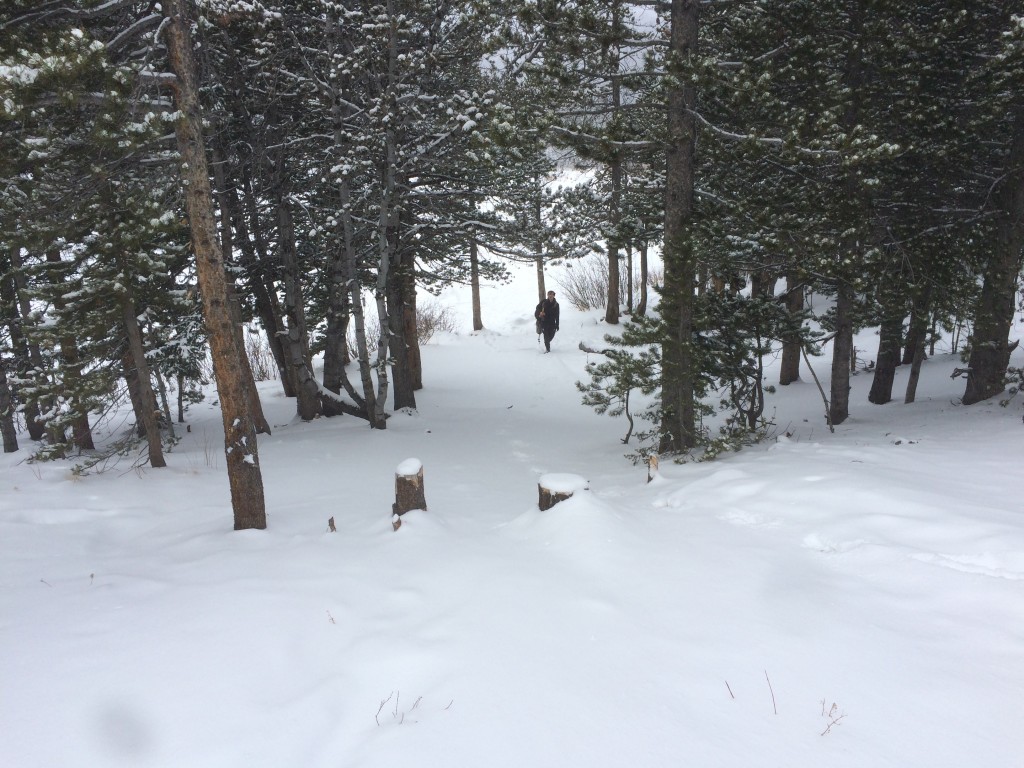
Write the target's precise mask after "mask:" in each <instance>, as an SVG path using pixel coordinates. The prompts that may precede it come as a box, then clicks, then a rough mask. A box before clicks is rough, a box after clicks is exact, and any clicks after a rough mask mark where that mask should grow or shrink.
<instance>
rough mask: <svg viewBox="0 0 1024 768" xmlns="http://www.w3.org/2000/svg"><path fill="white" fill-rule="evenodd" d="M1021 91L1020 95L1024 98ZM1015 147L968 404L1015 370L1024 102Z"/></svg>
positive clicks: (1017, 111) (980, 308)
mask: <svg viewBox="0 0 1024 768" xmlns="http://www.w3.org/2000/svg"><path fill="white" fill-rule="evenodd" d="M1020 95H1021V94H1020V92H1018V93H1017V96H1018V97H1020ZM1013 130H1014V133H1013V142H1012V145H1011V147H1010V154H1009V158H1008V160H1007V172H1006V175H1005V176H1004V177H1003V179H1001V180H1000V182H999V185H998V187H997V188H996V191H995V194H994V200H995V203H996V210H997V212H998V217H999V218H998V221H997V225H996V243H995V248H994V249H993V251H992V253H991V254H990V256H989V260H988V263H987V264H986V265H985V281H984V283H983V285H982V289H981V296H980V298H979V299H978V304H977V307H976V308H975V312H974V333H973V334H971V357H970V360H969V362H968V374H967V388H966V389H965V390H964V396H963V403H964V405H971V404H972V403H977V402H980V401H981V400H986V399H988V398H990V397H994V396H996V395H998V394H1000V393H1001V392H1002V391H1003V389H1004V388H1005V381H1004V379H1005V376H1006V369H1007V367H1009V365H1010V353H1011V346H1010V328H1011V327H1012V325H1013V311H1014V300H1015V297H1016V293H1017V279H1018V276H1019V275H1020V269H1021V253H1022V249H1024V101H1022V100H1018V102H1017V103H1016V104H1015V105H1014V111H1013Z"/></svg>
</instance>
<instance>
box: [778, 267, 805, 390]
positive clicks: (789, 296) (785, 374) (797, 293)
mask: <svg viewBox="0 0 1024 768" xmlns="http://www.w3.org/2000/svg"><path fill="white" fill-rule="evenodd" d="M785 307H786V311H787V312H788V313H789V316H790V318H791V320H792V322H793V324H794V325H796V322H797V318H798V317H799V316H800V313H801V312H803V310H804V286H803V282H802V281H800V280H799V279H797V277H796V275H795V274H794V273H793V272H792V271H790V272H787V273H786V296H785ZM801 344H802V342H801V341H800V333H799V331H798V330H796V329H795V328H794V330H792V331H790V332H787V333H786V334H785V335H784V336H783V339H782V362H781V363H780V365H779V384H781V385H782V386H787V385H789V384H792V383H793V382H794V381H800V348H801Z"/></svg>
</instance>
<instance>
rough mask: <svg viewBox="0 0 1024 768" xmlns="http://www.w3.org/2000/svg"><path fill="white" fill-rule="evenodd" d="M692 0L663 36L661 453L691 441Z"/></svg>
mask: <svg viewBox="0 0 1024 768" xmlns="http://www.w3.org/2000/svg"><path fill="white" fill-rule="evenodd" d="M699 12H700V5H699V2H698V0H672V3H671V33H670V41H669V57H670V58H669V74H670V78H669V79H668V99H667V100H668V150H667V158H666V161H667V162H666V176H665V245H664V261H665V291H664V294H663V296H662V319H663V321H664V323H665V326H666V335H667V337H666V339H665V342H664V344H663V350H662V374H661V379H662V383H661V410H662V414H661V419H662V423H661V441H660V444H659V451H660V452H661V453H679V452H683V451H686V450H689V449H690V448H693V447H694V446H695V445H696V444H697V420H696V402H695V399H696V398H695V391H694V390H695V386H696V371H695V370H694V368H695V367H696V366H695V361H694V348H693V301H694V300H693V282H694V277H695V259H694V254H693V238H692V233H691V231H690V228H691V226H692V219H693V213H694V175H695V154H696V121H695V119H694V117H693V110H694V108H695V107H696V100H697V93H696V89H695V88H694V87H693V85H691V84H690V80H689V78H688V77H687V75H686V72H685V69H686V65H687V64H688V63H689V61H690V60H691V59H692V58H693V57H695V56H696V53H697V33H698V25H699Z"/></svg>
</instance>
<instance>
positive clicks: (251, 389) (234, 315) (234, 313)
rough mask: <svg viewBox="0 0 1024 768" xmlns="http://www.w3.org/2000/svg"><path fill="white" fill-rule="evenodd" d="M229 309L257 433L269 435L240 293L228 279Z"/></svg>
mask: <svg viewBox="0 0 1024 768" xmlns="http://www.w3.org/2000/svg"><path fill="white" fill-rule="evenodd" d="M227 293H228V309H229V310H230V312H231V330H232V332H233V333H234V337H235V347H236V348H237V349H238V354H239V362H240V363H241V366H242V373H243V379H244V381H243V385H244V386H245V397H246V400H248V401H249V413H250V415H251V416H252V423H253V426H254V427H255V429H256V434H259V435H269V434H270V424H269V423H268V422H267V417H266V416H264V415H263V403H262V402H260V393H259V390H257V389H256V377H255V376H254V375H253V372H252V364H251V363H250V362H249V355H248V354H246V351H245V337H244V336H243V334H242V325H243V323H242V307H241V305H240V304H239V302H238V295H237V293H236V292H235V284H234V283H233V282H232V281H230V280H228V281H227Z"/></svg>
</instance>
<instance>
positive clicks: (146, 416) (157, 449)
mask: <svg viewBox="0 0 1024 768" xmlns="http://www.w3.org/2000/svg"><path fill="white" fill-rule="evenodd" d="M121 318H122V320H123V322H124V328H125V332H126V334H127V336H128V349H127V350H126V351H125V367H126V368H127V367H129V366H130V367H131V368H132V369H133V370H134V372H135V385H136V387H137V388H138V399H139V406H138V408H137V409H136V415H137V417H138V418H139V419H141V420H142V426H143V431H144V433H145V434H144V437H145V438H146V446H147V448H148V449H149V465H150V466H151V467H154V468H157V469H159V468H160V467H166V466H167V462H166V461H165V460H164V449H163V445H162V444H161V442H160V423H159V421H158V420H157V413H158V411H157V403H156V393H155V392H154V391H153V379H152V378H151V377H150V373H149V364H148V363H147V362H146V350H145V348H144V347H143V345H142V332H141V331H140V330H139V321H138V318H137V317H136V310H135V303H134V302H133V301H132V300H131V299H130V298H126V299H125V300H123V301H122V303H121Z"/></svg>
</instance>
